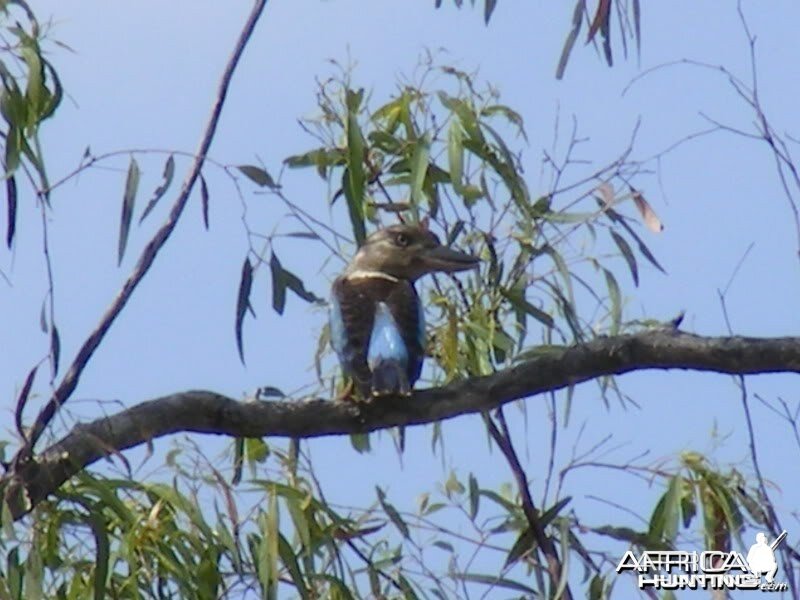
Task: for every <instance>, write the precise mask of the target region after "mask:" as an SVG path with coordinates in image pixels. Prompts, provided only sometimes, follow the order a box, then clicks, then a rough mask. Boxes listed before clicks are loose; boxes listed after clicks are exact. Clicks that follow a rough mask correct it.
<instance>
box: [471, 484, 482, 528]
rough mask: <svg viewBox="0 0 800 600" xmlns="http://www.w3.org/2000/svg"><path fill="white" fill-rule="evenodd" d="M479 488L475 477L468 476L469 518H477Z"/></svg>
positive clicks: (479, 496)
mask: <svg viewBox="0 0 800 600" xmlns="http://www.w3.org/2000/svg"><path fill="white" fill-rule="evenodd" d="M480 499H481V494H480V488H478V480H477V479H475V476H474V475H473V474H472V473H470V474H469V518H470V519H473V520H474V519H475V517H476V516H478V507H479V506H480V504H479V503H480Z"/></svg>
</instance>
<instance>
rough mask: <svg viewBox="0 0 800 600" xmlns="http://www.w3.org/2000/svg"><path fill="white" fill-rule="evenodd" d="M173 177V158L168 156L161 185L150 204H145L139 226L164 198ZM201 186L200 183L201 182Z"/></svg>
mask: <svg viewBox="0 0 800 600" xmlns="http://www.w3.org/2000/svg"><path fill="white" fill-rule="evenodd" d="M174 176H175V157H174V156H173V155H172V154H170V155H169V158H168V159H167V162H166V163H165V164H164V174H163V175H162V181H161V185H159V186H158V187H157V188H156V191H155V192H153V197H152V198H151V199H150V202H148V203H147V206H146V207H145V209H144V212H143V213H142V216H141V217H139V224H140V225H141V223H142V221H144V220H145V218H146V217H147V215H149V214H150V212H151V211H152V210H153V209H154V208H155V207H156V204H158V201H159V200H161V198H162V197H163V196H164V194H165V193H166V192H167V189H168V188H169V186H170V184H171V183H172V178H173V177H174ZM201 184H202V182H201Z"/></svg>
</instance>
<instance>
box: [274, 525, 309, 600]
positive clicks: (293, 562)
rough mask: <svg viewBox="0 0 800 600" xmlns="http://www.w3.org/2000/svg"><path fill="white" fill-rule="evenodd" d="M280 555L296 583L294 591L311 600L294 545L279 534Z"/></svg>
mask: <svg viewBox="0 0 800 600" xmlns="http://www.w3.org/2000/svg"><path fill="white" fill-rule="evenodd" d="M278 555H279V556H280V557H281V562H282V563H283V564H284V566H285V567H286V569H287V570H288V571H289V576H290V577H291V578H292V581H293V582H294V589H295V590H296V591H297V592H298V593H299V594H300V597H301V598H303V600H306V599H307V598H310V597H311V596H310V595H309V593H308V588H307V587H306V584H305V581H304V579H303V574H302V573H301V572H300V565H299V564H298V563H297V556H295V553H294V550H292V545H291V544H290V543H289V542H288V541H287V540H286V538H285V537H283V535H281V534H278Z"/></svg>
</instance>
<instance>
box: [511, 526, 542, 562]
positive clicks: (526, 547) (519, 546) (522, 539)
mask: <svg viewBox="0 0 800 600" xmlns="http://www.w3.org/2000/svg"><path fill="white" fill-rule="evenodd" d="M535 547H536V538H535V537H534V535H533V530H532V529H531V528H530V527H528V528H526V529H525V531H523V532H522V533H521V534H520V535H519V537H518V538H517V540H516V541H515V542H514V545H513V546H511V550H509V551H508V556H506V562H505V563H504V564H503V568H505V567H508V566H509V565H512V564H514V563H515V562H517V561H518V560H519V559H520V558H522V557H523V556H524V555H525V554H526V553H527V552H530V551H531V550H533V549H534V548H535Z"/></svg>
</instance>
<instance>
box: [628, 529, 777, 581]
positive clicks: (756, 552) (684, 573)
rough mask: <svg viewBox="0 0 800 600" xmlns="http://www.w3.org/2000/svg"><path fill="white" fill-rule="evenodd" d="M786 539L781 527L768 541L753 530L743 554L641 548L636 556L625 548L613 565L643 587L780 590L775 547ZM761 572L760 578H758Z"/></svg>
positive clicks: (763, 535) (719, 551)
mask: <svg viewBox="0 0 800 600" xmlns="http://www.w3.org/2000/svg"><path fill="white" fill-rule="evenodd" d="M784 539H786V532H785V531H783V532H781V534H780V535H779V536H778V537H777V538H775V541H773V542H772V544H769V543H768V540H767V535H766V534H765V533H758V534H756V543H755V544H753V545H752V546H750V551H749V552H748V553H747V557H746V558H745V556H744V555H743V554H742V553H741V552H735V551H730V552H723V551H721V550H707V551H705V552H697V551H694V552H688V551H686V550H645V551H644V552H642V553H641V555H640V556H638V557H637V556H636V555H635V554H634V553H633V551H631V550H628V551H627V552H626V553H625V555H624V556H623V557H622V560H620V561H619V564H618V565H617V569H616V571H617V573H622V572H623V571H635V572H636V573H637V574H638V583H639V588H640V589H643V590H647V589H656V590H677V589H680V590H683V589H690V590H696V589H704V590H721V589H727V590H761V591H764V592H782V591H786V590H788V589H789V585H788V584H787V583H786V582H776V581H775V574H776V573H777V572H778V561H777V560H776V559H775V550H776V549H777V548H778V546H780V544H781V542H783V540H784ZM762 576H763V577H764V581H762V579H761V578H762Z"/></svg>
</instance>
